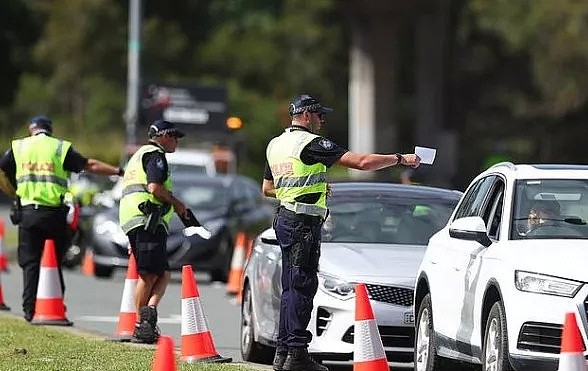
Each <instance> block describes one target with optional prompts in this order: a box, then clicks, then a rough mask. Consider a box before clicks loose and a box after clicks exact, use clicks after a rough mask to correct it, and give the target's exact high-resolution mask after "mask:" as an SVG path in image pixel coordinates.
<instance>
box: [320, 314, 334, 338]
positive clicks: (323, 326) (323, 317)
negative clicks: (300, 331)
mask: <svg viewBox="0 0 588 371" xmlns="http://www.w3.org/2000/svg"><path fill="white" fill-rule="evenodd" d="M332 317H333V315H332V313H331V312H329V311H328V310H326V309H325V308H323V307H318V309H317V311H316V335H317V336H321V335H322V334H323V332H325V331H326V330H327V329H328V328H329V324H330V323H331V319H332Z"/></svg>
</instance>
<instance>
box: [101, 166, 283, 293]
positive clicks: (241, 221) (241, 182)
mask: <svg viewBox="0 0 588 371" xmlns="http://www.w3.org/2000/svg"><path fill="white" fill-rule="evenodd" d="M173 187H174V194H175V195H176V196H177V197H178V198H179V199H180V200H182V201H183V202H184V203H185V204H186V206H187V207H189V208H191V209H192V210H193V211H194V213H195V215H196V217H197V218H198V220H199V221H200V222H201V223H203V225H204V226H205V227H206V228H207V229H208V230H209V231H210V232H211V233H212V237H211V238H210V239H208V240H207V239H204V238H202V237H200V236H199V235H194V236H190V237H186V236H184V235H183V234H182V230H183V228H184V226H183V224H182V222H181V221H180V219H179V218H178V217H177V215H174V216H173V218H172V220H171V224H170V235H169V237H168V241H167V253H168V259H169V263H170V266H171V268H172V269H181V267H182V266H183V265H185V264H191V265H192V266H193V268H194V269H195V270H199V271H208V272H210V274H211V278H212V280H218V281H224V282H226V279H227V275H228V273H229V269H230V263H231V259H232V255H233V248H234V243H235V239H236V237H237V234H238V233H239V232H245V233H246V234H247V235H249V236H256V235H257V234H258V233H259V232H260V231H262V230H263V229H264V228H267V226H268V225H271V221H272V218H273V215H274V212H275V211H274V210H275V208H273V207H272V206H270V204H269V203H267V202H266V200H265V198H264V197H263V196H262V194H261V186H260V185H259V184H258V183H256V182H254V181H252V180H251V179H249V178H247V177H244V176H242V175H236V174H233V175H217V176H207V175H202V174H200V175H193V174H189V173H179V174H175V175H174V177H173ZM92 236H93V239H92V241H93V250H94V254H93V255H94V265H95V273H96V275H97V276H99V277H108V276H110V275H111V274H112V272H113V269H115V268H126V267H127V265H128V252H127V245H128V239H127V237H126V235H125V234H124V232H123V231H122V229H121V228H120V226H119V224H118V206H116V207H113V208H110V209H108V210H106V211H103V212H101V213H99V214H97V215H96V216H95V217H94V223H93V228H92Z"/></svg>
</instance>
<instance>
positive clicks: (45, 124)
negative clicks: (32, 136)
mask: <svg viewBox="0 0 588 371" xmlns="http://www.w3.org/2000/svg"><path fill="white" fill-rule="evenodd" d="M29 129H40V130H44V131H46V132H48V133H51V131H52V130H53V121H51V119H50V118H49V117H47V116H45V115H37V116H34V117H32V118H31V119H30V120H29Z"/></svg>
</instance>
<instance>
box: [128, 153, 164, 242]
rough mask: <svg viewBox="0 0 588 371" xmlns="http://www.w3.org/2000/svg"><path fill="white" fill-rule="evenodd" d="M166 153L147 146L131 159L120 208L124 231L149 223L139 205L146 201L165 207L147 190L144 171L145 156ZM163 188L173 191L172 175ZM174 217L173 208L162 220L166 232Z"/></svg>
mask: <svg viewBox="0 0 588 371" xmlns="http://www.w3.org/2000/svg"><path fill="white" fill-rule="evenodd" d="M155 151H157V152H160V153H164V154H165V152H164V151H163V150H162V149H161V148H159V147H157V146H155V145H153V144H146V145H144V146H142V147H140V148H139V149H138V150H137V152H135V154H134V155H133V156H132V157H131V159H130V160H129V163H128V164H127V167H126V169H125V175H124V178H123V191H122V198H121V199H120V207H119V213H118V216H119V223H120V226H121V228H122V230H123V231H124V232H125V233H128V232H129V231H131V230H132V229H134V228H137V227H140V226H144V225H145V223H146V222H147V216H146V215H144V214H143V213H142V212H141V211H140V210H139V204H141V203H142V202H145V201H148V200H149V201H151V202H153V203H155V204H157V205H160V206H163V204H162V203H161V202H160V201H159V200H158V199H156V198H155V197H154V196H153V195H152V194H151V193H149V191H148V190H147V173H146V172H145V169H143V156H144V155H145V154H147V153H150V152H155ZM163 187H164V188H165V189H166V190H168V191H169V192H171V191H172V182H171V174H170V173H169V168H168V174H167V179H166V181H165V183H164V184H163ZM172 215H173V208H170V210H169V211H168V212H167V213H166V214H165V215H164V216H163V217H162V218H161V221H160V224H162V225H163V226H164V227H165V229H166V231H169V221H170V220H171V218H172Z"/></svg>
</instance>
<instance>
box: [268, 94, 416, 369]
mask: <svg viewBox="0 0 588 371" xmlns="http://www.w3.org/2000/svg"><path fill="white" fill-rule="evenodd" d="M332 111H333V110H332V109H331V108H329V107H325V106H323V105H322V104H321V103H320V102H319V101H318V100H317V99H315V98H314V97H312V96H311V95H308V94H302V95H299V96H296V97H295V98H294V99H292V101H291V102H290V106H289V113H290V117H291V118H292V124H291V125H290V126H289V127H288V128H287V129H286V130H285V131H284V132H283V133H282V134H281V135H279V136H277V137H275V138H273V139H272V140H271V141H270V142H269V144H268V146H267V149H266V156H267V164H266V168H265V172H264V180H263V187H262V189H263V193H264V194H265V195H266V196H268V197H276V198H277V199H278V200H279V201H280V208H279V209H278V213H277V215H276V218H275V220H274V229H275V231H276V236H277V238H278V241H279V243H280V247H281V250H282V277H281V280H282V297H281V305H280V322H279V329H278V343H277V348H276V355H275V358H274V362H273V369H274V370H276V371H281V370H288V371H299V370H305V371H325V370H328V369H327V367H325V366H323V365H321V364H318V363H317V362H315V361H314V360H313V359H312V358H311V357H310V356H309V355H308V351H307V348H308V343H310V341H311V333H310V332H309V331H308V330H307V329H306V328H307V327H308V324H309V321H310V316H311V312H312V302H313V299H314V296H315V294H316V291H317V288H318V276H317V273H318V266H319V257H320V241H321V226H322V224H323V221H324V219H325V218H326V216H327V214H328V209H327V194H328V185H327V180H326V172H327V169H328V168H330V167H331V166H332V165H334V164H339V165H341V166H345V167H348V168H353V169H358V170H379V169H383V168H386V167H390V166H394V165H399V164H402V165H406V166H412V167H418V166H419V163H420V159H419V157H418V156H417V155H416V154H398V153H394V154H362V153H355V152H351V151H348V150H347V149H344V148H342V147H340V146H338V145H337V144H335V143H333V142H332V141H331V140H329V139H327V138H324V137H322V136H319V135H317V134H316V133H317V132H318V131H319V130H320V128H321V127H322V125H323V124H324V123H325V115H326V114H327V113H329V112H332Z"/></svg>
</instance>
